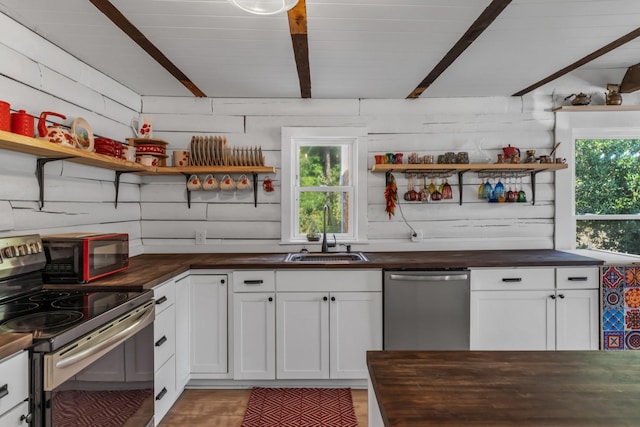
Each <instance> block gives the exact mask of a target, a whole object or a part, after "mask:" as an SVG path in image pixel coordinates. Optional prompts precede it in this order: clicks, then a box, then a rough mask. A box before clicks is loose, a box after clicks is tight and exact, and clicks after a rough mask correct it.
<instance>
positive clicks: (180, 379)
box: [175, 276, 191, 397]
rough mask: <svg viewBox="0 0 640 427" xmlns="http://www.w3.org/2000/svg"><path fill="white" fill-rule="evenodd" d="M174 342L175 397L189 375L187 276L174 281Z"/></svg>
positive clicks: (183, 386)
mask: <svg viewBox="0 0 640 427" xmlns="http://www.w3.org/2000/svg"><path fill="white" fill-rule="evenodd" d="M175 291H176V292H175V294H176V300H175V313H176V314H175V315H176V324H175V330H176V335H175V341H176V353H175V363H176V397H177V396H179V395H180V393H182V391H183V390H184V388H185V386H186V385H187V382H189V375H190V374H191V367H190V366H189V354H190V334H189V330H190V327H191V326H190V324H191V323H190V312H191V310H190V304H191V298H190V280H189V276H186V277H182V278H178V279H176V281H175Z"/></svg>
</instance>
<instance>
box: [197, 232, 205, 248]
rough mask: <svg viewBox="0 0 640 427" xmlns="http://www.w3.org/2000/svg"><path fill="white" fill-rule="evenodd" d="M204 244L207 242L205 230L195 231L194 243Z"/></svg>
mask: <svg viewBox="0 0 640 427" xmlns="http://www.w3.org/2000/svg"><path fill="white" fill-rule="evenodd" d="M206 244H207V232H206V231H196V245H206Z"/></svg>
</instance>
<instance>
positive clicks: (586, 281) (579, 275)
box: [556, 267, 600, 289]
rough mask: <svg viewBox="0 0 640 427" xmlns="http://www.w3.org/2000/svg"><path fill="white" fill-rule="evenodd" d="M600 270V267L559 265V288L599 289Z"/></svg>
mask: <svg viewBox="0 0 640 427" xmlns="http://www.w3.org/2000/svg"><path fill="white" fill-rule="evenodd" d="M599 271H600V270H599V269H598V267H568V268H564V267H562V268H561V267H558V268H556V286H557V288H558V289H598V288H599V287H600V276H599Z"/></svg>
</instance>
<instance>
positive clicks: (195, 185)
mask: <svg viewBox="0 0 640 427" xmlns="http://www.w3.org/2000/svg"><path fill="white" fill-rule="evenodd" d="M187 190H189V191H198V190H202V183H201V182H200V178H198V176H197V175H191V176H190V177H189V181H187Z"/></svg>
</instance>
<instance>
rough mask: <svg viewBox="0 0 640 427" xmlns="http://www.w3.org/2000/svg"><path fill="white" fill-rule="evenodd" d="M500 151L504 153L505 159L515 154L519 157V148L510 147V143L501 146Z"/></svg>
mask: <svg viewBox="0 0 640 427" xmlns="http://www.w3.org/2000/svg"><path fill="white" fill-rule="evenodd" d="M502 152H503V153H504V158H505V159H511V158H512V157H513V156H516V155H517V156H518V157H520V149H519V148H516V147H512V146H511V145H508V146H506V147H502Z"/></svg>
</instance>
